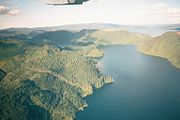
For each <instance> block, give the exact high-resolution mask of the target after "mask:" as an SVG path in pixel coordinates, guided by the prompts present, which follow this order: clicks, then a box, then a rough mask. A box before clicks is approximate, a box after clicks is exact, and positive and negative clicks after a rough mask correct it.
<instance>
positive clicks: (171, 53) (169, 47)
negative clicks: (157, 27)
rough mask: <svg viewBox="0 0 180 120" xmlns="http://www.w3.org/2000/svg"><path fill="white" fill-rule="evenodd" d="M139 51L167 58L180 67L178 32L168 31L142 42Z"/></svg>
mask: <svg viewBox="0 0 180 120" xmlns="http://www.w3.org/2000/svg"><path fill="white" fill-rule="evenodd" d="M139 51H140V52H142V53H145V54H149V55H155V56H160V57H163V58H167V59H168V60H169V61H170V62H171V63H172V64H173V65H174V66H176V67H177V68H180V34H179V33H178V32H168V33H165V34H163V35H161V36H158V37H155V38H153V39H152V40H148V41H146V42H144V43H143V44H142V45H141V46H140V47H139Z"/></svg>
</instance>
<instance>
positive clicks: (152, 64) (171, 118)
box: [76, 46, 180, 120]
mask: <svg viewBox="0 0 180 120" xmlns="http://www.w3.org/2000/svg"><path fill="white" fill-rule="evenodd" d="M104 51H105V56H104V57H103V58H102V59H101V60H100V64H102V65H101V66H102V67H101V71H102V73H104V74H108V75H110V76H112V77H113V78H114V80H115V83H113V84H110V85H106V86H104V87H103V88H100V89H98V90H96V91H95V92H94V93H93V95H91V96H89V97H87V101H88V105H89V106H88V108H86V109H85V110H84V111H83V112H79V113H78V114H77V118H76V120H180V70H179V69H176V68H175V67H173V66H172V65H171V64H170V63H169V62H168V61H167V60H165V59H162V58H158V57H152V56H147V55H143V54H141V53H138V52H137V51H136V48H135V47H133V46H109V47H105V48H104Z"/></svg>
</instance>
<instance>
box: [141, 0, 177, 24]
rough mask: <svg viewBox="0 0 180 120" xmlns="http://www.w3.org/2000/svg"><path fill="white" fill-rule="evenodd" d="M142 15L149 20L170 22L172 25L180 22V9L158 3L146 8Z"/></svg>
mask: <svg viewBox="0 0 180 120" xmlns="http://www.w3.org/2000/svg"><path fill="white" fill-rule="evenodd" d="M141 15H143V16H144V17H146V18H149V19H152V18H156V19H158V20H164V21H167V20H168V21H169V22H171V23H179V22H180V8H174V7H169V6H168V5H167V4H164V3H158V4H155V5H152V6H149V7H146V8H144V10H143V11H142V12H141Z"/></svg>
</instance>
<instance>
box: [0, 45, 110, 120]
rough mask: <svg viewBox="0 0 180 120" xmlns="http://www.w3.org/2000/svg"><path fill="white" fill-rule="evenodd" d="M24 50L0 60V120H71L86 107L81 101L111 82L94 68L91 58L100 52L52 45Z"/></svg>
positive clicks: (87, 48) (101, 54) (93, 47)
mask: <svg viewBox="0 0 180 120" xmlns="http://www.w3.org/2000/svg"><path fill="white" fill-rule="evenodd" d="M12 47H14V45H12ZM10 50H11V49H10ZM24 50H25V52H24V54H22V55H19V54H18V55H15V56H11V57H5V58H4V59H1V60H0V63H1V64H0V68H1V69H2V70H1V72H0V75H1V76H3V77H1V78H2V80H1V82H0V119H4V120H8V119H13V120H25V119H27V120H30V119H33V120H49V119H53V120H72V119H73V118H75V113H76V112H77V111H78V110H83V109H84V107H86V106H87V103H86V101H85V100H84V99H83V97H85V96H87V95H90V94H92V92H93V88H99V87H101V86H102V85H104V84H105V83H108V82H112V79H111V78H110V77H107V76H103V75H102V74H101V73H100V72H99V70H98V69H97V68H96V62H97V60H96V59H95V57H102V56H103V52H102V51H101V50H98V49H97V48H96V47H95V46H93V45H92V46H88V47H80V48H79V49H76V50H60V49H59V48H56V47H54V46H52V45H43V46H31V47H30V46H28V47H26V48H25V49H24ZM5 52H7V51H5ZM89 53H90V54H89ZM93 53H94V54H93ZM2 71H4V72H6V73H7V74H6V75H4V74H3V73H4V72H2Z"/></svg>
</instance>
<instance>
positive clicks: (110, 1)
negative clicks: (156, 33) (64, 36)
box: [0, 0, 180, 29]
mask: <svg viewBox="0 0 180 120" xmlns="http://www.w3.org/2000/svg"><path fill="white" fill-rule="evenodd" d="M45 1H46V0H0V29H3V28H10V27H43V26H58V25H66V24H80V23H113V24H125V25H149V24H176V23H180V0H90V1H88V2H85V3H83V4H82V5H65V6H54V5H47V4H46V2H45ZM49 1H51V0H49ZM52 1H53V0H52Z"/></svg>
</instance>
